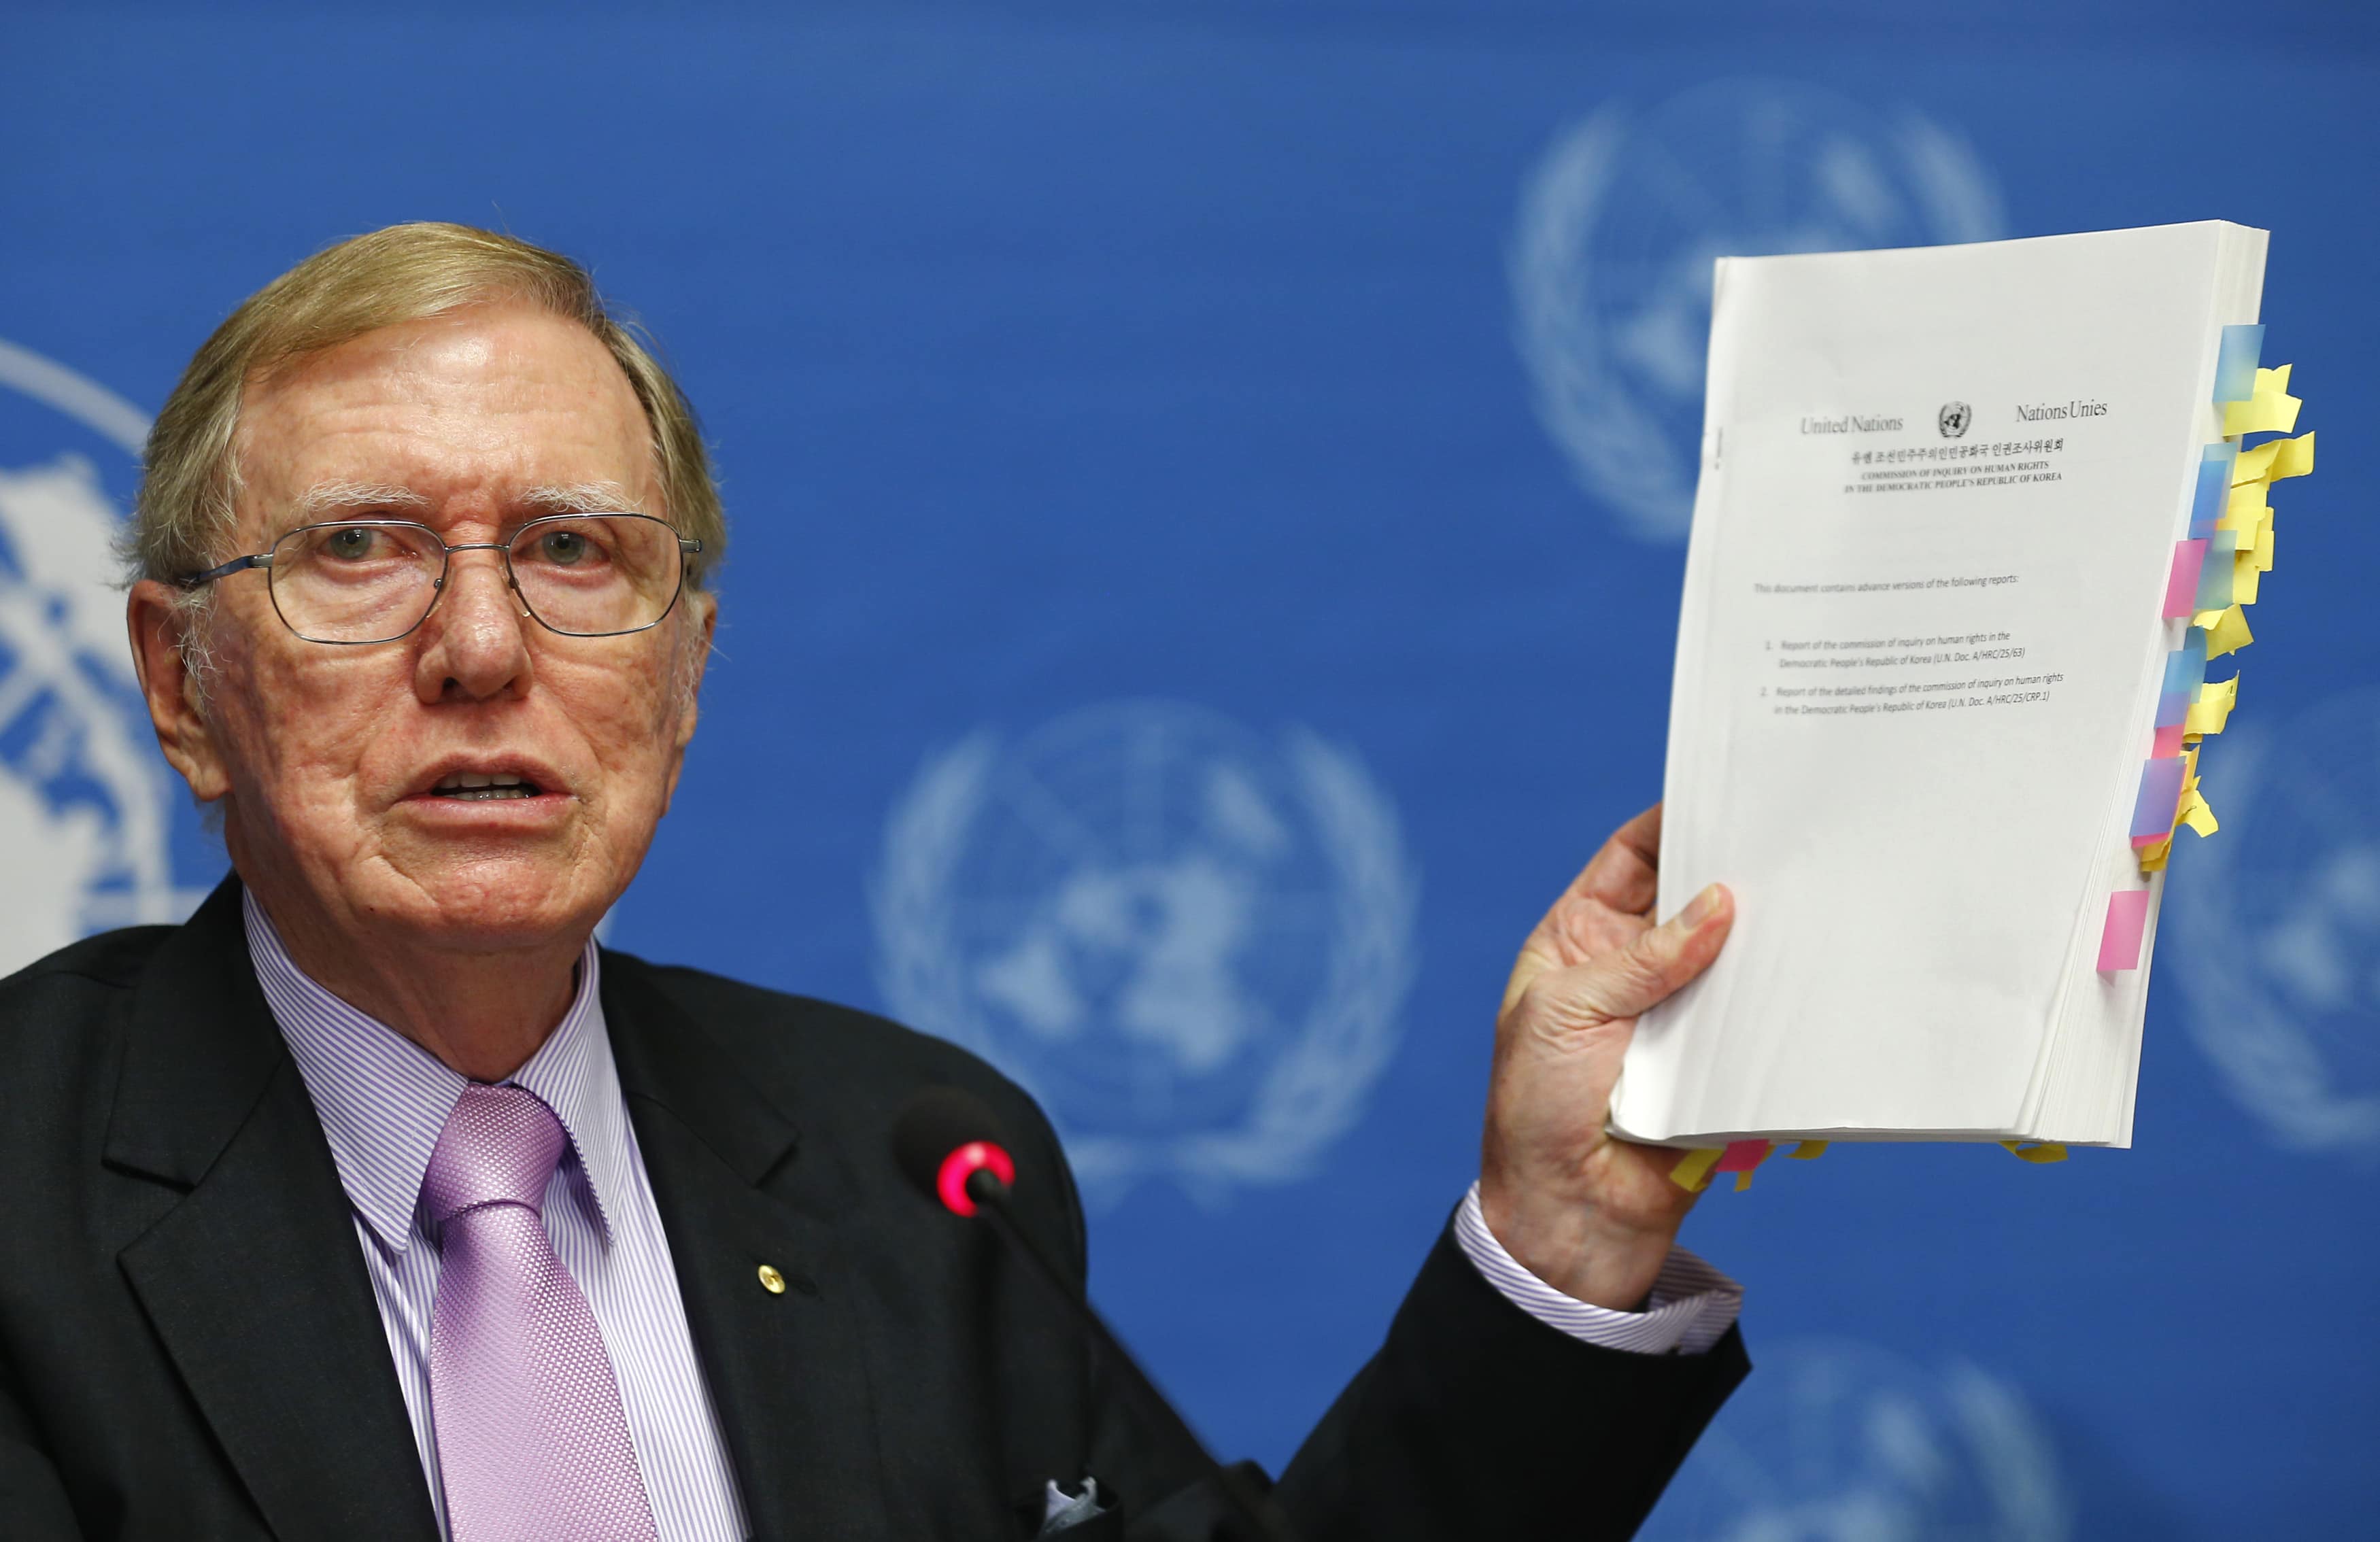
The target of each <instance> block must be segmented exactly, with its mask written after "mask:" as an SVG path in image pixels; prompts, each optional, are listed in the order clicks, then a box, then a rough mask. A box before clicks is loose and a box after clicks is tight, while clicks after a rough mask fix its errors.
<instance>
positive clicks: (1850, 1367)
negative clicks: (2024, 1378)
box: [1642, 1340, 2073, 1542]
mask: <svg viewBox="0 0 2380 1542" xmlns="http://www.w3.org/2000/svg"><path fill="white" fill-rule="evenodd" d="M2072 1525H2073V1522H2072V1511H2071V1506H2070V1502H2069V1500H2068V1498H2067V1493H2066V1487H2065V1484H2064V1482H2063V1480H2062V1479H2061V1478H2060V1476H2059V1474H2058V1461H2057V1457H2056V1455H2055V1453H2054V1451H2053V1450H2052V1447H2051V1445H2050V1442H2049V1439H2048V1437H2047V1435H2046V1432H2045V1431H2044V1430H2043V1429H2042V1427H2041V1426H2040V1424H2039V1422H2038V1421H2037V1420H2036V1419H2035V1418H2034V1415H2033V1414H2032V1413H2031V1412H2030V1411H2029V1410H2028V1409H2027V1408H2026V1406H2025V1404H2024V1401H2023V1399H2022V1398H2021V1397H2019V1396H2018V1395H2017V1393H2016V1392H2015V1391H2014V1390H2012V1389H2011V1388H2010V1387H2009V1386H2008V1385H2007V1384H2006V1383H2005V1382H2002V1381H2000V1380H1998V1379H1997V1378H1993V1377H1990V1376H1987V1375H1985V1373H1984V1372H1983V1371H1980V1370H1978V1369H1976V1368H1975V1367H1973V1366H1966V1365H1953V1366H1949V1368H1948V1369H1947V1370H1944V1371H1941V1372H1938V1373H1937V1372H1932V1371H1928V1370H1925V1369H1923V1368H1921V1367H1919V1366H1913V1365H1911V1364H1910V1363H1908V1362H1907V1361H1905V1360H1902V1359H1900V1358H1899V1357H1898V1356H1895V1355H1892V1354H1887V1353H1885V1352H1884V1351H1882V1350H1878V1349H1876V1348H1873V1347H1871V1346H1868V1345H1864V1344H1858V1343H1847V1342H1832V1341H1826V1340H1805V1341H1802V1342H1792V1341H1788V1342H1785V1343H1783V1344H1781V1345H1777V1346H1763V1348H1762V1350H1761V1354H1760V1372H1759V1374H1758V1375H1757V1376H1755V1377H1753V1378H1751V1379H1750V1380H1749V1381H1746V1382H1745V1383H1744V1384H1743V1388H1742V1389H1741V1390H1738V1391H1737V1392H1736V1394H1735V1396H1734V1397H1733V1398H1732V1399H1731V1400H1730V1402H1729V1403H1728V1405H1727V1407H1726V1408H1724V1409H1723V1410H1721V1411H1720V1413H1719V1415H1718V1420H1717V1421H1716V1422H1715V1423H1714V1424H1713V1425H1712V1426H1711V1427H1710V1428H1709V1430H1707V1431H1706V1433H1705V1434H1704V1436H1703V1438H1702V1440H1701V1442H1700V1443H1699V1444H1698V1445H1696V1447H1695V1448H1694V1454H1693V1455H1692V1456H1691V1457H1689V1458H1687V1460H1686V1464H1685V1466H1684V1467H1683V1468H1682V1470H1681V1471H1680V1472H1679V1474H1678V1476H1677V1479H1676V1481H1675V1482H1673V1483H1672V1484H1671V1485H1670V1491H1669V1493H1668V1494H1666V1495H1664V1496H1663V1497H1662V1500H1661V1502H1660V1504H1659V1506H1658V1508H1656V1509H1655V1510H1654V1512H1653V1514H1652V1518H1651V1519H1650V1520H1649V1521H1647V1522H1646V1523H1645V1529H1644V1532H1643V1533H1642V1536H1643V1537H1644V1538H1645V1542H2066V1539H2067V1537H2068V1536H2070V1535H2071V1532H2072Z"/></svg>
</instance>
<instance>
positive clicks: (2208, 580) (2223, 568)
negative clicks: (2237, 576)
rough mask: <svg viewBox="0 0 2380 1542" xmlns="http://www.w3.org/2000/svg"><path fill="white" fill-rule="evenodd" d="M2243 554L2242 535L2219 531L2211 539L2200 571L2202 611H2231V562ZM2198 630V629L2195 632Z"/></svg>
mask: <svg viewBox="0 0 2380 1542" xmlns="http://www.w3.org/2000/svg"><path fill="white" fill-rule="evenodd" d="M2239 552H2240V532H2239V531H2237V530H2217V531H2216V532H2215V533H2214V535H2212V536H2210V537H2208V538H2207V541H2206V563H2205V565H2204V566H2203V567H2201V568H2200V569H2199V570H2198V605H2197V608H2198V609H2199V610H2202V611H2221V610H2228V609H2229V608H2230V605H2231V578H2232V567H2231V559H2232V558H2233V557H2235V556H2237V555H2238V554H2239ZM2192 630H2196V628H2194V627H2193V628H2192Z"/></svg>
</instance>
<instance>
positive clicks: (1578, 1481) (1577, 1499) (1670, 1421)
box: [1274, 1228, 1752, 1542]
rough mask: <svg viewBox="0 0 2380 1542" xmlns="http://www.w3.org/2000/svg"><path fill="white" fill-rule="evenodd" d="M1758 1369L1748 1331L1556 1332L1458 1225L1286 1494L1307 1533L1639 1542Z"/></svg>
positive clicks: (1281, 1489) (1310, 1446)
mask: <svg viewBox="0 0 2380 1542" xmlns="http://www.w3.org/2000/svg"><path fill="white" fill-rule="evenodd" d="M1751 1368H1752V1365H1751V1362H1750V1360H1749V1359H1747V1358H1746V1357H1745V1355H1744V1352H1743V1336H1742V1334H1741V1333H1740V1332H1739V1331H1738V1330H1735V1329H1733V1328H1730V1329H1729V1330H1728V1331H1727V1333H1726V1335H1725V1337H1723V1338H1721V1339H1720V1340H1719V1342H1718V1343H1717V1344H1715V1345H1713V1346H1712V1348H1711V1350H1710V1352H1709V1353H1708V1354H1694V1355H1683V1354H1633V1353H1631V1352H1629V1351H1626V1350H1618V1349H1608V1348H1604V1347H1602V1346H1600V1345H1597V1344H1591V1343H1585V1342H1581V1341H1579V1340H1577V1339H1574V1338H1572V1337H1571V1336H1569V1335H1567V1334H1564V1333H1561V1332H1559V1331H1556V1330H1553V1329H1551V1328H1548V1327H1547V1326H1546V1325H1545V1324H1544V1323H1541V1322H1539V1321H1537V1320H1536V1318H1534V1317H1530V1316H1529V1315H1528V1314H1527V1313H1525V1312H1524V1311H1522V1310H1521V1309H1520V1308H1519V1307H1517V1306H1515V1305H1513V1304H1512V1302H1511V1301H1509V1300H1507V1299H1505V1297H1504V1296H1502V1295H1501V1294H1500V1293H1498V1292H1497V1291H1496V1289H1495V1287H1494V1286H1492V1285H1490V1284H1489V1283H1488V1281H1486V1280H1484V1279H1482V1278H1481V1277H1480V1274H1479V1271H1478V1270H1477V1269H1475V1268H1473V1267H1472V1265H1471V1262H1470V1260H1469V1259H1467V1258H1466V1257H1464V1256H1463V1252H1462V1249H1461V1248H1460V1247H1459V1246H1458V1245H1456V1243H1455V1240H1454V1238H1453V1235H1452V1232H1451V1228H1450V1230H1449V1232H1447V1233H1445V1234H1442V1235H1441V1236H1440V1237H1439V1241H1438V1245H1437V1246H1436V1247H1434V1248H1433V1249H1431V1251H1430V1255H1429V1257H1428V1258H1427V1261H1426V1262H1424V1264H1423V1265H1422V1269H1421V1274H1420V1276H1419V1278H1418V1279H1416V1280H1415V1281H1414V1285H1413V1289H1412V1290H1411V1291H1410V1292H1409V1293H1407V1294H1406V1296H1405V1300H1404V1304H1403V1305H1402V1306H1401V1307H1399V1308H1398V1311H1397V1315H1396V1318H1395V1320H1394V1321H1393V1322H1392V1323H1391V1324H1390V1328H1389V1336H1388V1340H1387V1342H1385V1343H1384V1344H1383V1345H1382V1346H1381V1348H1380V1352H1379V1353H1378V1354H1377V1355H1375V1356H1374V1357H1373V1358H1372V1361H1371V1363H1370V1364H1368V1365H1366V1366H1365V1367H1364V1368H1363V1370H1362V1371H1360V1372H1359V1373H1357V1375H1356V1377H1355V1379H1354V1381H1352V1382H1350V1383H1349V1384H1348V1386H1347V1390H1345V1391H1344V1392H1342V1393H1341V1394H1340V1396H1339V1401H1338V1402H1336V1403H1334V1404H1333V1405H1332V1406H1331V1409H1330V1413H1329V1414H1327V1415H1324V1416H1323V1419H1322V1422H1321V1423H1320V1424H1319V1425H1318V1426H1317V1427H1315V1430H1314V1433H1313V1434H1312V1435H1310V1436H1309V1437H1307V1439H1306V1441H1305V1445H1304V1446H1303V1447H1301V1448H1300V1449H1299V1451H1298V1453H1297V1455H1296V1457H1295V1459H1294V1460H1293V1461H1292V1462H1291V1463H1290V1464H1289V1469H1288V1471H1286V1472H1285V1473H1283V1474H1282V1475H1281V1482H1280V1484H1279V1486H1278V1487H1277V1488H1276V1489H1275V1491H1274V1498H1275V1500H1276V1501H1277V1502H1278V1503H1279V1504H1280V1506H1281V1509H1282V1510H1283V1511H1284V1512H1286V1513H1287V1514H1288V1515H1289V1516H1290V1517H1291V1519H1292V1521H1293V1523H1294V1524H1295V1525H1296V1527H1297V1529H1298V1532H1299V1535H1300V1536H1302V1537H1303V1538H1304V1539H1305V1542H1342V1539H1343V1542H1355V1539H1358V1538H1361V1539H1364V1542H1424V1539H1436V1538H1451V1537H1480V1538H1523V1537H1561V1538H1564V1539H1566V1542H1600V1539H1603V1538H1612V1539H1620V1538H1625V1537H1627V1536H1632V1535H1633V1533H1634V1532H1635V1530H1636V1527H1637V1526H1638V1525H1639V1524H1641V1523H1642V1522H1643V1521H1644V1519H1645V1515H1646V1514H1647V1513H1648V1512H1651V1510H1652V1508H1653V1503H1654V1501H1655V1500H1658V1499H1659V1498H1660V1497H1661V1490H1662V1489H1663V1488H1664V1487H1667V1486H1668V1484H1669V1481H1670V1475H1672V1474H1674V1473H1675V1472H1676V1471H1677V1469H1678V1466H1679V1464H1680V1463H1682V1462H1683V1461H1684V1460H1685V1458H1686V1453H1687V1452H1688V1451H1690V1450H1692V1449H1693V1446H1694V1440H1695V1439H1696V1437H1698V1436H1699V1435H1701V1433H1702V1431H1703V1427H1704V1426H1705V1425H1706V1424H1708V1423H1709V1422H1710V1419H1711V1415H1714V1414H1716V1413H1717V1412H1718V1408H1719V1405H1720V1404H1721V1403H1722V1402H1726V1401H1727V1397H1728V1394H1729V1393H1730V1392H1731V1391H1733V1390H1735V1387H1736V1385H1737V1383H1739V1382H1741V1381H1742V1380H1743V1378H1744V1376H1745V1374H1746V1373H1747V1372H1749V1371H1750V1370H1751Z"/></svg>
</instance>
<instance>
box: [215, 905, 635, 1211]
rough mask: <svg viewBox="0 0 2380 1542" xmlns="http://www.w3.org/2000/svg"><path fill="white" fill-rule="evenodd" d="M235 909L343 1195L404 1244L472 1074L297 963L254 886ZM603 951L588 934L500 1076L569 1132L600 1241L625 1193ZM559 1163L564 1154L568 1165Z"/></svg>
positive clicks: (623, 1120) (623, 1137)
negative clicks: (560, 986)
mask: <svg viewBox="0 0 2380 1542" xmlns="http://www.w3.org/2000/svg"><path fill="white" fill-rule="evenodd" d="M240 905H241V915H242V917H243V918H244V920H245V921H246V923H247V929H248V955H249V961H250V963H252V964H253V965H255V968H256V978H257V983H258V984H259V985H261V986H262V987H263V989H264V1000H265V1003H266V1004H267V1005H268V1006H270V1007H271V1008H272V1009H273V1021H274V1022H275V1023H276V1024H277V1025H279V1026H280V1029H281V1037H282V1038H283V1039H284V1040H285V1041H286V1042H287V1044H288V1046H289V1053H290V1055H291V1056H292V1058H294V1059H295V1060H296V1061H297V1074H298V1075H299V1076H300V1077H301V1078H302V1079H303V1080H304V1081H305V1083H306V1091H307V1093H308V1095H309V1096H310V1097H311V1098H312V1099H313V1100H314V1111H315V1113H316V1114H317V1115H318V1116H319V1117H320V1118H321V1119H322V1134H323V1135H324V1136H325V1137H326V1138H327V1139H328V1140H329V1142H330V1146H331V1160H332V1161H333V1162H334V1164H335V1165H336V1166H337V1168H338V1170H339V1184H340V1186H341V1187H342V1188H344V1189H346V1194H347V1202H348V1203H349V1204H351V1205H353V1206H354V1207H355V1208H356V1213H357V1214H358V1215H360V1216H361V1217H363V1219H364V1223H365V1224H366V1225H368V1226H370V1228H371V1230H372V1234H373V1235H374V1236H375V1237H377V1238H378V1239H379V1240H380V1243H381V1245H382V1246H383V1247H384V1248H386V1249H387V1250H388V1251H390V1252H392V1253H402V1252H404V1251H405V1250H406V1248H407V1246H409V1245H411V1243H412V1241H413V1238H414V1236H415V1235H416V1234H417V1228H416V1226H415V1212H416V1210H417V1208H419V1204H420V1199H421V1176H422V1174H423V1173H424V1172H427V1171H428V1170H429V1167H430V1153H431V1151H432V1150H434V1149H435V1148H436V1147H437V1145H438V1136H439V1133H440V1132H441V1131H443V1129H444V1128H445V1127H446V1119H447V1116H448V1115H450V1114H452V1113H453V1112H454V1111H455V1103H456V1102H458V1101H460V1100H461V1099H462V1096H463V1091H464V1089H465V1088H466V1087H469V1086H470V1085H471V1084H470V1082H469V1080H468V1078H466V1077H465V1076H464V1075H462V1073H460V1072H458V1071H456V1070H455V1069H454V1068H452V1067H451V1066H448V1065H447V1064H445V1063H444V1062H442V1061H440V1060H439V1059H438V1058H437V1057H436V1056H434V1055H432V1054H431V1053H430V1052H429V1051H428V1050H424V1049H422V1048H421V1046H419V1045H418V1044H416V1043H414V1042H413V1040H411V1039H409V1038H406V1037H405V1036H404V1035H403V1034H401V1033H398V1032H397V1031H396V1030H395V1029H394V1028H392V1027H390V1026H388V1025H386V1024H385V1023H383V1022H381V1021H380V1020H379V1019H377V1018H375V1017H373V1016H371V1015H370V1014H367V1013H364V1012H360V1011H358V1010H357V1009H356V1008H355V1007H352V1006H350V1005H348V1004H347V1003H346V1002H343V1001H341V1000H340V999H339V998H338V997H336V996H334V995H333V994H331V992H330V991H328V990H324V989H323V988H322V986H321V985H320V984H318V983H316V982H315V981H314V980H313V979H312V978H310V977H309V976H308V975H307V974H306V973H305V971H303V970H301V969H299V968H298V967H297V964H296V962H295V961H294V960H292V959H291V958H290V956H289V953H288V950H287V949H286V948H285V947H284V946H283V945H282V942H281V934H280V932H279V931H278V930H277V929H274V927H273V918H272V917H270V916H268V915H266V914H265V910H264V906H263V905H262V904H261V903H260V902H259V901H258V899H257V897H256V895H255V893H254V892H252V891H247V890H243V891H242V892H241V896H240ZM601 967H602V965H601V953H600V951H599V950H598V949H597V948H596V946H595V941H594V939H592V938H589V940H588V942H587V948H586V951H585V952H584V953H581V954H580V955H579V958H578V990H577V994H576V995H574V996H573V997H572V998H571V1002H570V1008H569V1010H568V1011H566V1012H565V1013H564V1014H562V1022H561V1024H560V1025H559V1026H556V1027H555V1028H554V1030H553V1033H551V1034H549V1035H547V1036H546V1040H545V1042H544V1043H543V1044H540V1045H539V1046H538V1050H537V1052H536V1053H535V1054H533V1055H531V1056H529V1058H528V1062H526V1063H524V1064H523V1065H522V1066H521V1068H520V1069H519V1070H517V1071H516V1072H514V1073H513V1074H512V1075H510V1076H507V1077H505V1078H504V1080H505V1082H506V1083H508V1084H510V1085H513V1086H517V1087H526V1088H527V1089H528V1090H529V1091H531V1092H533V1093H535V1094H537V1096H538V1097H539V1098H540V1099H543V1101H544V1103H545V1105H546V1107H548V1108H550V1109H552V1110H553V1112H554V1117H555V1118H557V1119H559V1120H561V1121H562V1128H563V1130H564V1132H565V1134H566V1135H568V1136H569V1138H570V1149H571V1151H572V1152H574V1153H576V1155H577V1170H578V1178H579V1182H578V1183H577V1184H574V1188H575V1189H577V1190H578V1191H580V1197H581V1200H582V1203H583V1204H584V1205H585V1207H586V1208H587V1210H588V1212H589V1220H592V1221H593V1222H594V1224H595V1227H596V1230H597V1231H598V1232H600V1233H601V1236H602V1239H603V1241H604V1243H605V1245H609V1244H610V1243H611V1240H612V1219H611V1218H612V1211H613V1208H615V1207H616V1205H617V1204H618V1202H619V1200H620V1198H621V1197H622V1196H624V1195H625V1183H626V1179H627V1167H628V1153H627V1143H628V1126H627V1107H626V1104H625V1101H624V1100H623V1099H622V1097H621V1093H620V1073H619V1067H618V1066H617V1065H615V1064H614V1063H613V1060H612V1036H611V1033H610V1031H609V1029H608V1028H607V1026H606V1025H605V1023H604V1021H603V1002H602V992H601ZM565 1165H566V1164H565Z"/></svg>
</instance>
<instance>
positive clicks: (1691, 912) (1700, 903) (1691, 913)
mask: <svg viewBox="0 0 2380 1542" xmlns="http://www.w3.org/2000/svg"><path fill="white" fill-rule="evenodd" d="M1717 910H1718V884H1716V883H1706V884H1705V885H1703V891H1702V892H1701V893H1699V894H1696V895H1695V896H1694V900H1693V903H1691V904H1689V905H1687V906H1686V908H1685V909H1684V910H1682V911H1681V912H1680V913H1679V915H1678V925H1679V926H1681V927H1682V928H1684V929H1686V930H1688V931H1692V930H1694V928H1696V927H1698V926H1700V925H1702V924H1703V923H1704V922H1705V921H1707V920H1709V919H1710V918H1711V916H1712V914H1713V912H1715V911H1717Z"/></svg>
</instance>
